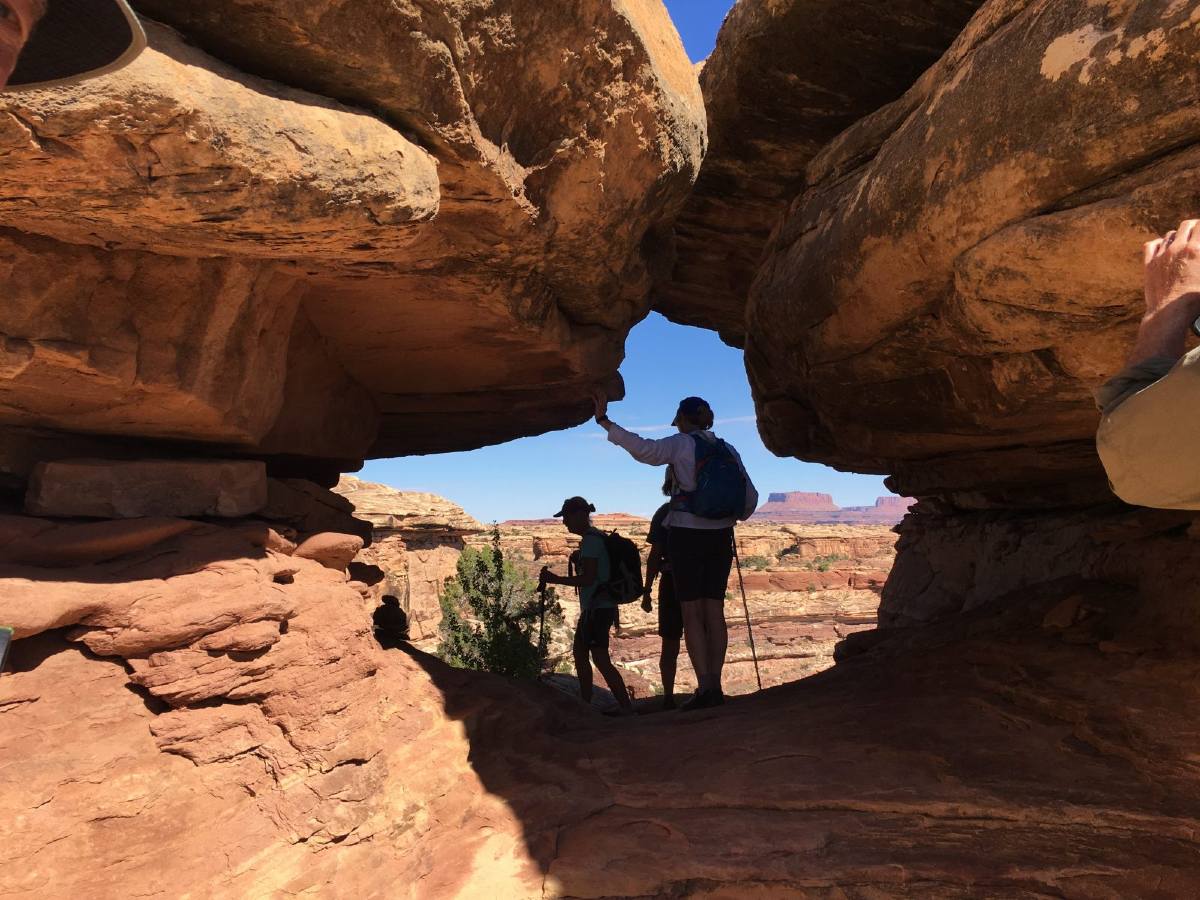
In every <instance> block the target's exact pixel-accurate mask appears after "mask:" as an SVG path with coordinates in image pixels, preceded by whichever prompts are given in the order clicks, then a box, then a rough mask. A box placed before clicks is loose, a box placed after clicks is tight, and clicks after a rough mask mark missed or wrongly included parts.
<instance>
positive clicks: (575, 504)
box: [554, 497, 596, 519]
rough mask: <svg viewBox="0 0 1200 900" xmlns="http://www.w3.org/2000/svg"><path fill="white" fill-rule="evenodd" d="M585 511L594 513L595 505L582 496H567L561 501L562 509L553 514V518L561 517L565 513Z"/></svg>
mask: <svg viewBox="0 0 1200 900" xmlns="http://www.w3.org/2000/svg"><path fill="white" fill-rule="evenodd" d="M582 511H587V512H590V513H594V512H595V511H596V507H594V506H592V504H590V503H588V502H587V501H586V500H584V499H583V498H582V497H568V498H567V499H566V500H564V501H563V505H562V509H560V510H559V511H558V512H556V513H555V514H554V518H556V519H561V518H562V517H563V516H565V515H566V514H567V513H572V512H582Z"/></svg>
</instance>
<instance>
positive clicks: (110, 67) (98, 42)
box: [7, 0, 146, 91]
mask: <svg viewBox="0 0 1200 900" xmlns="http://www.w3.org/2000/svg"><path fill="white" fill-rule="evenodd" d="M145 47H146V32H145V31H143V30H142V26H141V25H140V24H139V23H138V20H137V16H135V15H134V13H133V10H131V9H130V8H129V4H128V3H127V2H126V0H49V2H48V3H47V7H46V14H45V15H44V16H42V18H41V20H40V21H39V22H38V23H37V25H36V26H34V29H33V33H32V34H31V35H30V36H29V40H28V41H27V42H26V43H25V48H24V49H23V50H22V51H21V55H20V56H19V57H18V58H17V66H16V68H15V69H13V73H12V76H11V77H10V78H9V79H8V87H7V90H10V91H13V90H22V91H24V90H30V89H33V88H44V87H57V86H59V85H64V84H71V83H72V82H76V81H82V80H83V79H84V78H91V77H93V76H96V75H104V74H107V73H108V72H115V71H116V70H117V69H119V68H121V67H122V66H125V65H128V64H129V63H130V62H132V61H133V59H134V58H135V57H136V56H137V55H138V54H139V53H141V52H142V50H143V49H145Z"/></svg>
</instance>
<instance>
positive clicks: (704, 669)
mask: <svg viewBox="0 0 1200 900" xmlns="http://www.w3.org/2000/svg"><path fill="white" fill-rule="evenodd" d="M679 605H680V607H682V609H683V639H684V642H685V643H686V644H687V652H688V659H690V660H691V661H692V668H693V669H694V670H695V672H696V680H697V681H700V682H703V681H704V680H706V679H707V676H708V639H707V636H706V635H705V632H704V606H703V605H702V603H701V601H699V600H693V601H692V602H690V603H681V604H679ZM697 686H698V687H701V688H702V687H703V684H700V685H697Z"/></svg>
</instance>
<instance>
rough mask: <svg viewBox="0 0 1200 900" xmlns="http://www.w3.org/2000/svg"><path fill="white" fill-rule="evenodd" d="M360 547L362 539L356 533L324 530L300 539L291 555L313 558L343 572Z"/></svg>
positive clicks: (299, 557) (329, 567)
mask: <svg viewBox="0 0 1200 900" xmlns="http://www.w3.org/2000/svg"><path fill="white" fill-rule="evenodd" d="M362 547H363V539H362V538H360V537H359V536H358V535H356V534H338V533H336V532H332V531H325V532H322V533H320V534H314V535H312V536H311V537H308V538H305V539H304V540H303V541H301V543H300V546H299V547H297V548H296V552H295V553H294V554H293V556H295V557H297V558H298V559H311V560H315V561H316V562H319V563H320V564H321V565H323V566H325V567H326V568H328V569H337V570H338V571H339V572H345V571H346V569H347V567H348V566H349V565H350V563H351V561H352V560H353V559H354V557H356V556H357V555H358V551H359V550H361V549H362Z"/></svg>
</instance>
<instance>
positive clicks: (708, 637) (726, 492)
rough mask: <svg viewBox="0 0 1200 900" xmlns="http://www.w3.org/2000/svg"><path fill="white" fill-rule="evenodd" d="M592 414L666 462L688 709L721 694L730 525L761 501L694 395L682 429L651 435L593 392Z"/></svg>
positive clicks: (632, 451) (616, 439) (612, 432)
mask: <svg viewBox="0 0 1200 900" xmlns="http://www.w3.org/2000/svg"><path fill="white" fill-rule="evenodd" d="M593 397H594V400H595V403H596V422H597V423H598V424H599V425H601V426H602V427H603V428H604V429H605V431H607V432H608V439H609V440H610V441H611V442H612V443H614V444H616V445H617V446H618V447H622V448H623V449H625V450H626V451H628V452H629V455H630V456H632V457H633V458H634V459H636V460H637V461H638V462H643V463H646V464H647V465H650V466H661V465H667V466H669V467H670V468H669V470H668V475H667V477H668V479H669V480H670V485H671V486H670V493H671V510H670V512H669V513H668V514H667V516H666V519H665V520H664V523H665V524H666V525H667V526H668V532H667V534H668V538H667V559H668V560H670V563H671V575H672V580H673V582H674V587H675V595H676V597H678V599H679V603H680V606H681V608H682V609H683V628H684V639H685V640H686V642H687V650H688V657H689V658H690V659H691V661H692V668H693V669H695V670H696V678H697V679H698V680H699V682H700V684H699V687H698V688H697V689H696V695H695V696H694V697H692V698H691V699H690V700H688V701H687V702H686V703H684V704H683V710H684V711H685V712H686V711H688V710H693V709H703V708H705V707H708V706H718V705H720V704H722V703H724V702H725V694H724V692H723V691H722V689H721V671H722V669H723V668H724V666H725V652H726V650H727V649H728V647H729V630H728V628H727V626H726V624H725V591H726V586H727V585H728V583H729V571H730V569H731V568H732V567H733V526H734V525H735V524H736V523H737V520H738V519H745V518H747V517H749V516H750V514H751V513H753V512H754V510H755V508H756V507H757V506H758V491H757V490H755V488H754V484H753V482H751V480H750V476H749V475H748V474H746V467H745V466H744V465H743V464H742V459H741V457H740V456H739V455H738V452H737V451H736V450H735V449H734V448H733V447H732V446H730V445H729V444H727V443H725V442H724V441H722V440H720V439H719V438H718V437H717V436H716V435H715V434H713V433H712V427H713V412H712V408H711V407H710V406H709V405H708V403H706V402H705V401H704V400H702V399H700V398H699V397H685V398H684V399H683V400H681V401H680V403H679V408H678V409H677V410H676V412H675V418H674V420H673V421H672V422H671V424H672V425H674V426H675V427H676V428H678V429H679V434H673V435H671V436H670V437H667V438H662V439H661V440H650V439H648V438H644V437H640V436H638V435H636V434H634V433H633V432H631V431H626V430H625V429H624V428H622V427H621V426H620V425H617V424H616V423H614V422H613V421H612V420H611V419H609V418H608V400H607V398H606V397H605V396H604V395H603V394H601V393H599V392H597V393H596V394H594V395H593Z"/></svg>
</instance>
